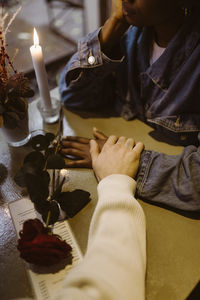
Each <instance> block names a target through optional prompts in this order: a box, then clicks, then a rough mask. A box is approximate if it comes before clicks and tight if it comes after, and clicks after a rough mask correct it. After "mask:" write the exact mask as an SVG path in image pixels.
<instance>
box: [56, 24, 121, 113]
mask: <svg viewBox="0 0 200 300" xmlns="http://www.w3.org/2000/svg"><path fill="white" fill-rule="evenodd" d="M99 31H100V29H98V30H96V31H95V32H93V33H90V34H88V35H87V36H86V37H84V38H82V39H81V40H80V41H79V42H78V51H77V52H76V53H75V54H74V55H73V56H72V58H71V59H70V61H69V62H68V63H67V65H66V66H65V68H64V70H63V72H62V73H61V76H60V81H59V91H60V95H61V99H62V102H63V103H64V104H65V106H67V107H69V108H74V109H84V110H88V109H94V108H97V107H105V106H108V105H109V104H111V103H112V102H114V92H115V88H114V86H113V85H114V84H115V81H114V77H113V74H114V72H115V70H116V68H117V66H118V65H119V64H120V63H121V62H122V61H123V60H124V58H123V57H122V59H121V60H112V59H110V58H108V57H107V56H106V55H105V54H104V53H103V52H101V48H100V43H99V38H98V34H99ZM90 56H93V57H94V63H93V64H90V63H89V62H88V58H89V57H90ZM77 73H78V76H77V75H76V74H77Z"/></svg>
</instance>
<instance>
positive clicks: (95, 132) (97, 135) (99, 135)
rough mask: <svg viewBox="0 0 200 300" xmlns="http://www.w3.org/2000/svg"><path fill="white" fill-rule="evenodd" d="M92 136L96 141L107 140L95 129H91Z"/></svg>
mask: <svg viewBox="0 0 200 300" xmlns="http://www.w3.org/2000/svg"><path fill="white" fill-rule="evenodd" d="M93 135H94V137H95V138H96V139H100V140H107V138H108V137H107V136H106V135H105V134H103V133H102V132H100V131H98V130H97V129H96V128H95V127H94V128H93Z"/></svg>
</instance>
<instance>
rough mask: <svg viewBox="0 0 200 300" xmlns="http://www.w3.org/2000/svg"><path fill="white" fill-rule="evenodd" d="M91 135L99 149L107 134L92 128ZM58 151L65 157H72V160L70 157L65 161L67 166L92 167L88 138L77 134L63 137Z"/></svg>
mask: <svg viewBox="0 0 200 300" xmlns="http://www.w3.org/2000/svg"><path fill="white" fill-rule="evenodd" d="M93 135H94V137H95V138H96V142H97V143H98V145H99V148H100V150H101V149H102V147H103V145H104V144H105V142H106V140H107V136H106V135H104V134H103V133H102V132H100V131H98V130H96V129H93ZM60 153H61V154H63V155H65V156H66V157H67V156H72V157H73V160H72V159H71V160H68V161H67V162H66V166H67V167H68V168H92V160H91V155H90V139H88V138H83V137H77V136H67V137H65V138H63V139H62V147H61V150H60Z"/></svg>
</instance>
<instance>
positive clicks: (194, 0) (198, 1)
mask: <svg viewBox="0 0 200 300" xmlns="http://www.w3.org/2000/svg"><path fill="white" fill-rule="evenodd" d="M183 6H185V7H187V8H194V7H200V0H183Z"/></svg>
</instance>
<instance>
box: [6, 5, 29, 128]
mask: <svg viewBox="0 0 200 300" xmlns="http://www.w3.org/2000/svg"><path fill="white" fill-rule="evenodd" d="M20 10H21V7H19V8H18V9H17V11H16V12H15V13H14V14H13V16H12V17H11V18H10V20H9V21H8V23H7V25H6V24H5V22H6V20H7V19H8V14H7V13H4V8H3V6H2V18H1V20H0V127H2V126H3V125H4V126H5V127H6V128H9V129H12V128H15V127H17V125H18V122H19V121H20V120H22V119H24V118H25V116H26V112H27V102H26V100H25V99H24V98H27V97H32V96H33V95H34V92H33V90H32V89H31V88H30V87H29V81H28V79H27V78H26V77H24V74H23V73H18V72H17V70H16V69H15V68H14V65H13V60H12V59H10V57H9V55H8V53H7V51H6V46H7V45H6V33H7V32H8V30H9V28H10V26H11V24H12V22H13V21H14V19H15V18H16V16H17V14H18V13H19V11H20ZM5 25H6V26H5ZM15 55H16V53H15Z"/></svg>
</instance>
